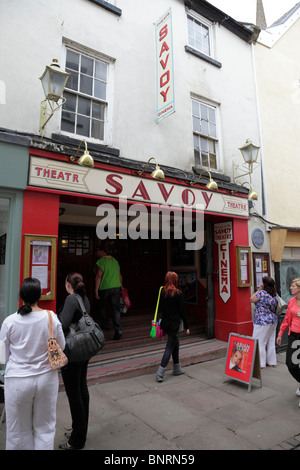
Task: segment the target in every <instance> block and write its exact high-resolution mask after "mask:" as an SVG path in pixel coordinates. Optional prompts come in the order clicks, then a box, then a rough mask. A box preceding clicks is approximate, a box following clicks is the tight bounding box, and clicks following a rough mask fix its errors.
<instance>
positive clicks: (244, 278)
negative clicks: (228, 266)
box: [236, 246, 251, 287]
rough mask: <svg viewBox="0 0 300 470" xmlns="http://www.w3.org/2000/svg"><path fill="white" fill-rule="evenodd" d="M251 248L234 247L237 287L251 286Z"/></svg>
mask: <svg viewBox="0 0 300 470" xmlns="http://www.w3.org/2000/svg"><path fill="white" fill-rule="evenodd" d="M250 253H251V249H250V247H249V246H237V247H236V263H237V287H249V286H251V255H250Z"/></svg>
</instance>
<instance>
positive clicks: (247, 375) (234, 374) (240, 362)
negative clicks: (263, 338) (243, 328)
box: [223, 333, 262, 392]
mask: <svg viewBox="0 0 300 470" xmlns="http://www.w3.org/2000/svg"><path fill="white" fill-rule="evenodd" d="M225 376H227V377H230V378H231V379H234V380H237V381H238V382H243V383H246V384H248V392H250V390H251V382H252V377H255V378H257V379H259V380H260V386H262V380H261V368H260V357H259V348H258V341H257V339H254V338H251V337H250V336H242V335H237V334H235V333H230V335H229V341H228V348H227V355H226V363H225V372H224V380H225ZM224 380H223V382H224Z"/></svg>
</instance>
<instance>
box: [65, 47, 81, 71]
mask: <svg viewBox="0 0 300 470" xmlns="http://www.w3.org/2000/svg"><path fill="white" fill-rule="evenodd" d="M66 68H68V69H71V70H77V71H78V70H79V54H77V52H73V51H70V50H69V49H67V59H66Z"/></svg>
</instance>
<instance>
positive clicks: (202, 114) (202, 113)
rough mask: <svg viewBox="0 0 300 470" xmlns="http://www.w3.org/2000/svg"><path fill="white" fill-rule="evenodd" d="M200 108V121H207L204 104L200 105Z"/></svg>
mask: <svg viewBox="0 0 300 470" xmlns="http://www.w3.org/2000/svg"><path fill="white" fill-rule="evenodd" d="M200 108H201V117H202V119H205V120H206V121H207V119H208V116H207V106H205V105H204V104H201V106H200Z"/></svg>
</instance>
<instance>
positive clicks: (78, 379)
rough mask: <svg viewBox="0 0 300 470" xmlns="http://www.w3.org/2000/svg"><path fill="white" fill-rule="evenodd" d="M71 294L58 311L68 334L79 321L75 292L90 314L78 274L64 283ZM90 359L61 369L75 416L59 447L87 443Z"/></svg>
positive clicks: (83, 287) (88, 304) (67, 448)
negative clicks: (64, 440)
mask: <svg viewBox="0 0 300 470" xmlns="http://www.w3.org/2000/svg"><path fill="white" fill-rule="evenodd" d="M65 287H66V291H67V292H68V294H69V295H68V296H67V298H66V300H65V303H64V306H63V307H62V309H61V310H60V311H59V313H58V318H59V320H60V321H61V323H62V327H63V331H64V333H65V335H67V333H68V330H69V327H70V325H71V323H77V322H78V321H79V320H80V318H81V317H82V311H81V308H80V305H79V301H78V299H77V297H76V295H80V297H81V298H82V299H83V302H84V306H85V309H86V312H87V313H90V302H89V300H88V298H87V296H86V291H85V285H84V282H83V278H82V276H81V274H79V273H71V274H68V276H67V278H66V282H65ZM87 369H88V361H80V362H70V361H69V362H68V364H67V365H66V366H65V367H63V368H62V369H61V373H62V377H63V381H64V385H65V390H66V394H67V397H68V401H69V405H70V412H71V417H72V431H71V433H67V434H66V435H67V437H68V441H67V442H65V443H64V444H61V445H60V446H59V448H60V449H64V450H71V449H82V448H83V447H84V446H85V441H86V435H87V429H88V420H89V402H90V396H89V390H88V386H87Z"/></svg>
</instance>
